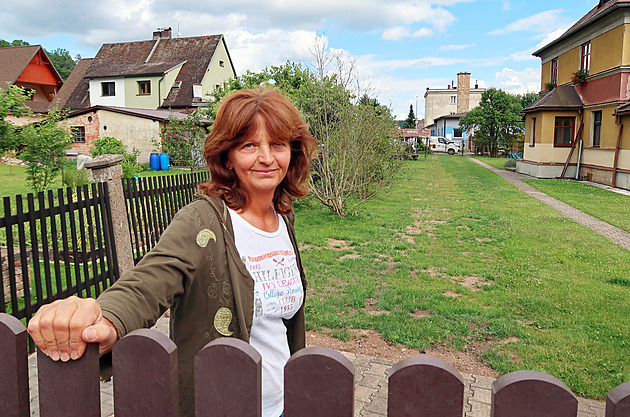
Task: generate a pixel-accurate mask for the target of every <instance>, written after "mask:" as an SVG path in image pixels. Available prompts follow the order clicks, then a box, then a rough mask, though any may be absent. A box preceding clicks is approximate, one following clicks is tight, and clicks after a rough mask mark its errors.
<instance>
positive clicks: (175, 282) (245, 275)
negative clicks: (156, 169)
mask: <svg viewBox="0 0 630 417" xmlns="http://www.w3.org/2000/svg"><path fill="white" fill-rule="evenodd" d="M283 218H284V219H285V222H286V224H287V229H288V230H289V237H290V239H291V243H292V244H293V247H294V250H295V253H296V259H297V264H298V267H299V269H300V275H301V277H302V285H303V286H304V292H305V293H306V279H305V276H304V270H303V268H302V262H301V259H300V254H299V251H298V245H297V241H296V238H295V228H294V223H293V215H292V214H290V215H288V216H283ZM98 302H99V303H100V305H101V308H102V310H103V316H104V317H106V318H107V319H108V320H110V321H111V322H112V323H113V324H114V326H116V329H117V330H118V335H119V336H120V337H123V336H125V335H126V334H127V333H129V332H131V331H133V330H135V329H139V328H148V327H151V326H153V325H154V324H155V322H156V320H157V319H158V318H159V317H160V316H161V315H162V314H163V313H164V312H165V311H166V309H168V308H170V309H171V321H170V337H171V339H172V340H173V341H174V342H175V344H176V345H177V348H178V364H179V394H180V395H179V400H180V414H181V415H182V416H191V417H192V416H194V381H193V363H194V357H195V355H196V354H197V352H198V351H199V350H200V349H201V348H203V347H204V346H205V345H206V344H207V343H208V342H210V341H212V340H215V339H217V338H219V337H224V336H230V337H237V338H239V339H241V340H244V341H246V342H249V335H250V332H251V327H252V319H253V313H254V280H253V279H252V278H251V276H250V275H249V272H248V271H247V269H246V268H245V265H244V264H243V262H242V261H241V259H240V256H239V254H238V251H237V250H236V245H235V243H234V232H233V229H232V222H231V220H230V216H229V214H228V211H227V208H226V206H225V203H224V202H223V201H222V200H220V199H218V198H211V197H207V196H197V197H195V199H194V200H193V202H191V203H190V204H188V205H187V206H185V207H183V208H182V209H181V210H180V211H179V212H178V213H177V214H176V215H175V217H174V218H173V221H172V222H171V224H170V225H169V226H168V227H167V229H166V230H165V231H164V233H163V234H162V236H161V237H160V241H159V242H158V243H157V245H156V246H155V247H154V248H153V249H152V250H151V251H150V252H149V253H147V254H146V255H145V256H144V258H143V259H142V260H141V261H140V262H139V263H138V265H136V266H135V267H134V268H133V269H131V270H129V271H126V272H125V273H124V274H123V275H122V276H121V277H120V279H119V280H118V281H117V282H116V283H115V284H114V285H112V286H111V287H110V288H109V289H107V290H106V291H105V292H104V293H103V294H101V296H100V297H98ZM285 325H286V327H287V337H288V342H289V348H290V350H291V353H292V354H293V353H294V352H296V351H298V350H299V349H301V348H303V347H304V346H305V330H304V304H302V307H301V308H300V310H299V311H298V312H297V313H296V315H295V316H294V317H293V318H292V319H291V320H286V321H285Z"/></svg>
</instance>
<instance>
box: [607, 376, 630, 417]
mask: <svg viewBox="0 0 630 417" xmlns="http://www.w3.org/2000/svg"><path fill="white" fill-rule="evenodd" d="M623 416H630V381H628V382H624V383H623V384H621V385H618V386H617V387H615V388H613V389H611V390H610V392H609V393H608V395H607V396H606V417H623Z"/></svg>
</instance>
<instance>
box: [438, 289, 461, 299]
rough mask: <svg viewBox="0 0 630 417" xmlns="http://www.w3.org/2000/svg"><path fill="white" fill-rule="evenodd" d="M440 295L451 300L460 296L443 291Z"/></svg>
mask: <svg viewBox="0 0 630 417" xmlns="http://www.w3.org/2000/svg"><path fill="white" fill-rule="evenodd" d="M442 295H445V296H447V297H451V298H457V297H459V296H460V295H459V294H457V293H456V292H455V291H444V292H443V293H442Z"/></svg>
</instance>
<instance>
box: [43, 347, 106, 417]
mask: <svg viewBox="0 0 630 417" xmlns="http://www.w3.org/2000/svg"><path fill="white" fill-rule="evenodd" d="M37 372H38V375H37V381H38V384H39V415H40V417H60V416H64V417H100V416H101V392H100V384H99V361H98V345H97V344H88V346H87V349H86V350H85V353H84V354H83V356H82V357H81V359H79V360H76V361H68V362H62V361H56V362H55V361H53V360H52V359H50V358H49V357H48V356H46V355H44V354H43V353H42V351H41V350H39V349H37Z"/></svg>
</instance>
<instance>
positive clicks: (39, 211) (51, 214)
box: [0, 183, 118, 320]
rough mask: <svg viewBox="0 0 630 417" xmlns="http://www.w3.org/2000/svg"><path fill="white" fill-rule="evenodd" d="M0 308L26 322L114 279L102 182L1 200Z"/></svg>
mask: <svg viewBox="0 0 630 417" xmlns="http://www.w3.org/2000/svg"><path fill="white" fill-rule="evenodd" d="M3 207H4V216H3V217H0V238H1V239H2V242H3V243H2V245H3V247H2V265H3V266H2V278H3V285H2V286H1V287H0V298H2V299H3V300H4V302H3V303H1V304H0V312H8V313H10V314H11V315H13V316H15V317H16V318H18V319H23V318H24V319H26V320H29V319H30V318H31V316H32V315H33V314H34V313H35V311H37V309H38V308H39V307H41V306H42V305H44V304H46V303H50V302H51V301H54V300H56V299H58V298H64V297H68V296H70V295H73V294H76V295H79V296H81V297H91V296H98V295H99V294H100V292H102V291H103V290H104V289H105V288H107V287H108V286H110V285H111V284H112V283H113V282H114V281H115V280H116V278H117V277H118V270H117V267H116V253H115V251H114V250H113V249H114V245H113V244H112V221H111V213H110V210H109V200H108V194H107V184H106V183H99V184H90V185H89V186H88V185H84V186H81V187H76V188H70V187H68V188H65V189H59V190H57V191H56V192H53V191H52V190H50V191H48V192H40V193H38V194H27V195H26V196H25V197H23V196H21V195H18V196H16V197H15V201H14V202H12V201H11V198H10V197H4V199H3Z"/></svg>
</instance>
